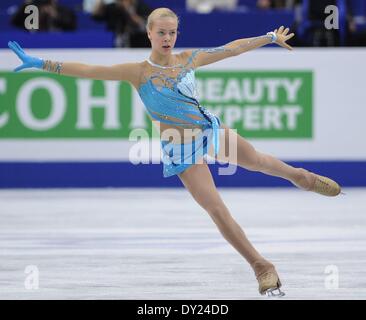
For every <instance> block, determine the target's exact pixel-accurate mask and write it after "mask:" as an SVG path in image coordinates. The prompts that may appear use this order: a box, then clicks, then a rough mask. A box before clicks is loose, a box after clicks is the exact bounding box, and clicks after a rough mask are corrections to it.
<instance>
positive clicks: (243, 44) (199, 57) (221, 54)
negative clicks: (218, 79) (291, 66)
mask: <svg viewBox="0 0 366 320" xmlns="http://www.w3.org/2000/svg"><path fill="white" fill-rule="evenodd" d="M288 32H289V28H286V29H285V28H284V27H283V26H281V27H280V28H279V29H278V30H277V29H276V30H275V31H274V32H268V33H267V34H266V35H263V36H259V37H254V38H245V39H238V40H234V41H232V42H229V43H228V44H226V45H224V46H221V47H217V48H212V49H195V50H187V51H185V53H186V54H187V56H189V57H192V59H193V64H194V66H195V67H196V68H198V67H200V66H204V65H207V64H210V63H214V62H217V61H220V60H223V59H225V58H229V57H233V56H237V55H239V54H242V53H244V52H247V51H249V50H253V49H256V48H259V47H262V46H265V45H267V44H269V43H276V44H278V45H279V46H281V47H284V48H286V49H288V50H292V47H291V46H289V45H288V44H287V43H286V41H287V40H289V39H291V38H292V37H293V36H294V33H290V34H288Z"/></svg>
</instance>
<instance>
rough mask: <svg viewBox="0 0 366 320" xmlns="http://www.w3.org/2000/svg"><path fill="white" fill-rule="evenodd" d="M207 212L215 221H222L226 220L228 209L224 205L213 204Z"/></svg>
mask: <svg viewBox="0 0 366 320" xmlns="http://www.w3.org/2000/svg"><path fill="white" fill-rule="evenodd" d="M206 211H207V212H208V213H209V215H210V216H211V217H212V219H214V220H215V221H220V220H222V219H224V217H225V215H226V214H227V209H226V207H225V205H223V204H213V205H210V206H209V207H208V208H206Z"/></svg>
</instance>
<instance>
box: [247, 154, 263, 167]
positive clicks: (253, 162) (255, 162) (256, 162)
mask: <svg viewBox="0 0 366 320" xmlns="http://www.w3.org/2000/svg"><path fill="white" fill-rule="evenodd" d="M262 167H263V157H262V156H261V154H260V153H259V152H257V151H256V150H254V151H253V153H252V154H251V155H250V157H248V158H247V159H246V163H245V168H246V169H248V170H250V171H261V168H262Z"/></svg>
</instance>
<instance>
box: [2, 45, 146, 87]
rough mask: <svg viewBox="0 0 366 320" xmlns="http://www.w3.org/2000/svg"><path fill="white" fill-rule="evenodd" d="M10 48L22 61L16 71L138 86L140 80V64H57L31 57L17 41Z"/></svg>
mask: <svg viewBox="0 0 366 320" xmlns="http://www.w3.org/2000/svg"><path fill="white" fill-rule="evenodd" d="M8 46H9V48H10V49H11V50H12V51H13V52H14V53H15V54H16V55H17V56H18V57H19V59H20V60H22V62H23V64H22V65H20V66H18V67H17V68H15V69H14V71H16V72H17V71H20V70H23V69H27V68H38V69H42V70H45V71H49V72H55V73H58V74H63V75H67V76H73V77H80V78H90V79H97V80H119V81H128V82H131V83H132V84H136V83H137V81H138V78H139V68H140V67H139V66H140V64H139V63H124V64H116V65H112V66H97V65H88V64H83V63H78V62H57V61H51V60H43V59H40V58H37V57H32V56H29V55H28V54H26V53H25V51H24V50H23V48H22V47H21V46H20V45H19V44H18V43H17V42H15V41H9V42H8Z"/></svg>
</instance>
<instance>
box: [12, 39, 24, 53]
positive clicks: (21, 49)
mask: <svg viewBox="0 0 366 320" xmlns="http://www.w3.org/2000/svg"><path fill="white" fill-rule="evenodd" d="M13 43H14V44H15V46H16V47H17V48H18V49H19V51H20V52H22V53H24V54H25V52H24V50H23V48H22V47H21V46H20V45H19V44H18V42H16V41H13Z"/></svg>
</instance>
